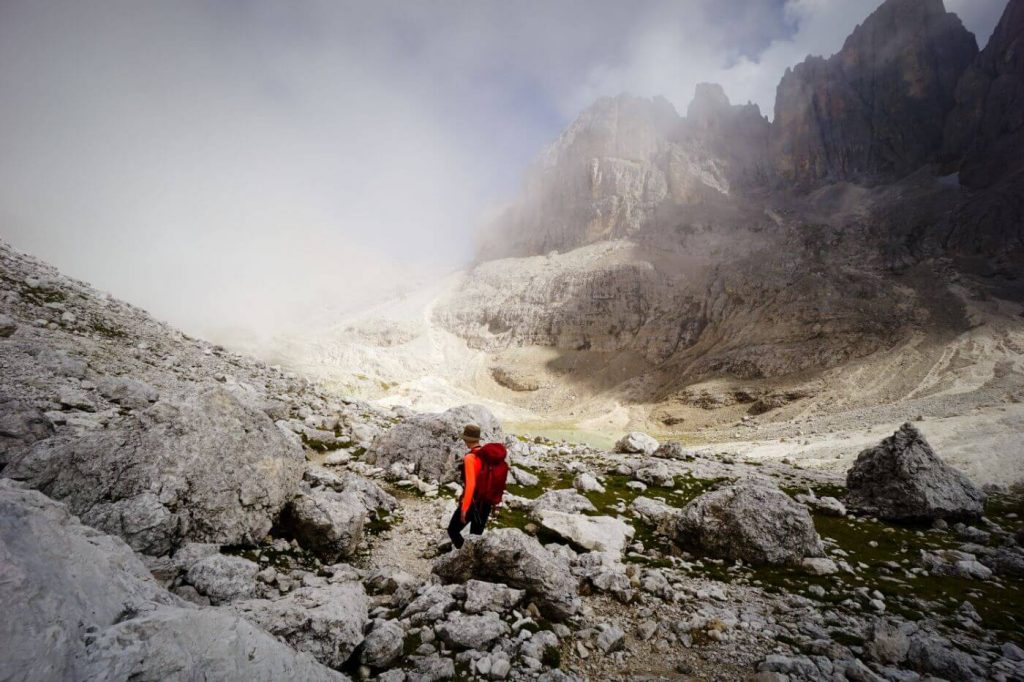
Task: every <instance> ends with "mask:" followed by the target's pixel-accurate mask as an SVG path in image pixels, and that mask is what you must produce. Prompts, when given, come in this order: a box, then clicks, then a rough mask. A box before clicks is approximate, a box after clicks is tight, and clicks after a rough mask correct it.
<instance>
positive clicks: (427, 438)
mask: <svg viewBox="0 0 1024 682" xmlns="http://www.w3.org/2000/svg"><path fill="white" fill-rule="evenodd" d="M466 424H476V425H477V426H479V427H480V431H481V438H482V439H483V441H484V442H489V441H501V440H504V433H503V432H502V430H501V425H500V424H499V423H498V420H497V419H496V418H495V417H494V415H493V414H491V412H490V410H488V409H487V408H486V407H484V406H482V405H463V406H461V407H453V408H452V409H450V410H448V411H446V412H441V413H440V414H418V415H415V416H413V417H410V418H409V419H407V420H406V421H404V422H402V423H401V424H397V425H395V426H393V427H392V428H391V429H390V430H389V431H386V432H384V433H383V434H381V435H379V436H377V438H375V439H374V441H373V445H372V446H371V447H370V449H369V451H367V453H366V457H365V460H366V461H367V462H368V463H370V464H376V465H377V466H379V467H383V468H385V469H387V468H388V467H390V466H391V465H392V464H394V463H396V462H407V463H410V464H412V465H413V472H414V473H416V474H417V475H418V476H419V477H420V478H422V479H425V480H429V481H438V482H441V483H444V482H446V481H454V480H456V479H457V478H458V475H459V471H458V465H459V463H460V461H461V458H462V456H463V455H465V454H466V445H465V443H463V442H462V438H461V435H462V429H463V427H465V426H466Z"/></svg>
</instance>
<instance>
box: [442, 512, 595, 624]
mask: <svg viewBox="0 0 1024 682" xmlns="http://www.w3.org/2000/svg"><path fill="white" fill-rule="evenodd" d="M433 571H434V573H436V574H437V575H438V576H440V577H441V579H442V580H445V581H447V582H456V583H465V582H466V581H467V580H469V579H470V578H478V579H481V580H490V581H494V582H500V583H505V584H506V585H509V586H511V587H516V588H519V589H522V590H525V591H526V594H527V596H528V597H529V598H530V599H532V600H533V601H535V602H536V604H537V607H538V608H539V609H540V610H541V613H543V614H544V615H545V616H546V617H548V618H550V619H552V620H564V619H566V618H568V617H569V616H572V615H573V614H574V613H576V611H577V610H579V607H580V599H579V596H578V590H579V582H578V580H577V579H576V578H574V577H573V575H572V572H571V571H570V570H569V563H568V561H566V560H565V559H563V558H561V557H558V556H556V555H554V554H552V553H551V552H549V551H548V550H546V549H544V547H542V546H541V544H540V543H539V542H537V540H536V539H534V538H532V537H530V536H529V535H527V534H525V533H523V532H522V531H521V530H518V529H516V528H498V529H496V530H493V531H488V532H486V533H484V534H483V535H481V536H471V537H470V538H469V539H468V540H467V541H466V544H465V545H463V547H462V549H460V550H458V551H454V552H449V553H448V554H445V555H443V556H441V557H440V558H439V559H438V560H437V561H435V562H434V567H433Z"/></svg>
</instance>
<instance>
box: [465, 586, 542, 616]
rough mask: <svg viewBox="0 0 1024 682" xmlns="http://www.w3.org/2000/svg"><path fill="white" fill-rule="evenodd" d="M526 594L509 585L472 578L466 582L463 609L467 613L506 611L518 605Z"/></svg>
mask: <svg viewBox="0 0 1024 682" xmlns="http://www.w3.org/2000/svg"><path fill="white" fill-rule="evenodd" d="M525 594H526V593H525V592H523V591H522V590H516V589H513V588H511V587H509V586H508V585H502V584H500V583H489V582H485V581H483V580H470V581H469V582H467V583H466V603H465V605H464V606H463V609H464V610H465V611H466V613H483V612H484V611H494V612H496V613H506V612H508V611H511V610H512V609H514V608H515V607H516V606H518V605H519V602H521V601H523V596H524V595H525Z"/></svg>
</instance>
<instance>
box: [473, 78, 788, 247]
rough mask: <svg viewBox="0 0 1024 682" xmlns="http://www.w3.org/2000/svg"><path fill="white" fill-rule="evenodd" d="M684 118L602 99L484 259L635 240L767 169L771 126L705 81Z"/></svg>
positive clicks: (537, 175) (553, 154)
mask: <svg viewBox="0 0 1024 682" xmlns="http://www.w3.org/2000/svg"><path fill="white" fill-rule="evenodd" d="M690 109H691V116H688V117H687V118H686V119H683V118H681V117H680V116H679V114H678V113H676V111H675V109H674V108H673V107H672V105H671V104H669V103H668V102H667V101H666V100H664V99H661V98H655V99H653V100H648V99H643V98H636V97H629V96H625V95H623V96H620V97H615V98H602V99H600V100H598V101H597V102H596V103H595V104H594V105H593V106H591V107H590V108H589V109H587V110H586V111H585V112H583V113H582V114H581V115H580V117H579V118H578V119H577V120H576V121H575V122H573V124H572V125H571V126H569V128H568V129H567V130H566V131H565V132H564V133H563V134H562V135H561V137H559V139H558V140H557V141H556V142H555V143H554V144H553V145H551V147H549V148H548V149H547V150H546V151H545V152H544V153H543V155H542V156H541V158H540V159H539V160H538V162H537V163H536V164H535V165H534V167H533V168H532V169H531V170H530V171H529V173H528V177H527V179H526V182H525V183H524V189H523V192H522V194H521V196H520V198H519V199H518V200H517V202H516V203H515V204H514V205H513V206H511V207H510V208H508V209H507V210H506V211H505V212H504V213H503V214H502V215H501V216H500V217H499V218H498V220H497V221H495V223H494V224H493V225H491V226H490V229H489V231H488V235H487V237H486V239H485V240H484V244H483V246H482V248H481V254H480V256H481V260H487V259H490V258H497V257H502V256H507V255H516V256H525V255H533V254H542V253H547V252H548V251H551V250H558V251H564V250H568V249H573V248H576V247H579V246H584V245H587V244H593V243H596V242H599V241H603V240H609V239H623V238H635V237H637V236H638V235H639V234H640V233H641V232H647V231H649V230H650V227H651V226H652V225H663V224H665V223H666V222H667V221H668V220H669V216H670V215H671V214H672V213H673V212H674V211H675V210H676V209H677V208H678V207H692V206H699V205H702V204H706V203H708V202H713V201H715V200H716V199H719V198H721V197H723V196H728V195H729V194H730V193H732V192H734V191H735V189H736V188H738V187H744V186H750V185H752V184H754V183H755V182H756V181H757V179H758V178H759V177H762V176H763V175H764V172H765V166H766V163H767V161H766V156H767V142H768V121H767V120H766V119H765V118H764V117H762V116H761V114H760V112H759V111H758V109H757V107H756V106H755V105H747V106H732V105H730V104H729V101H728V99H726V97H725V94H724V92H722V89H721V87H720V86H717V85H708V84H702V85H701V86H698V88H697V94H696V97H695V99H694V102H693V104H692V105H691V107H690Z"/></svg>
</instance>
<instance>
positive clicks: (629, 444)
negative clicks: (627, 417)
mask: <svg viewBox="0 0 1024 682" xmlns="http://www.w3.org/2000/svg"><path fill="white" fill-rule="evenodd" d="M657 449H658V441H656V440H655V439H654V438H652V437H651V436H648V435H647V434H646V433H642V432H640V431H630V432H629V433H627V434H626V435H625V436H623V437H622V438H620V439H619V440H618V442H616V443H615V452H623V453H627V454H644V455H653V454H654V452H655V451H656V450H657Z"/></svg>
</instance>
